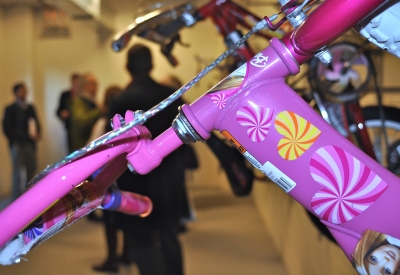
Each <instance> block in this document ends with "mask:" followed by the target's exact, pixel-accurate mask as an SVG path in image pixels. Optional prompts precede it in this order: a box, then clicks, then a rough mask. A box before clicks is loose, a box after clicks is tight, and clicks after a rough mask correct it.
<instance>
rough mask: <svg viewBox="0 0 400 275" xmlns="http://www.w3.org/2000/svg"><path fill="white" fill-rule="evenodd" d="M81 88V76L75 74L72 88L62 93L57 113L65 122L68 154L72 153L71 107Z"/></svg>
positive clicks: (72, 77) (72, 78) (72, 79)
mask: <svg viewBox="0 0 400 275" xmlns="http://www.w3.org/2000/svg"><path fill="white" fill-rule="evenodd" d="M79 87H80V75H79V74H77V73H74V74H72V76H71V88H70V89H69V90H66V91H63V92H62V93H61V95H60V99H59V102H58V107H57V112H56V114H57V116H58V118H59V119H60V120H61V121H62V122H63V124H64V127H65V130H66V131H67V142H68V153H71V152H72V149H71V137H70V133H71V132H70V128H71V126H70V124H71V123H70V118H71V105H72V99H73V98H75V96H76V95H77V94H78V91H79Z"/></svg>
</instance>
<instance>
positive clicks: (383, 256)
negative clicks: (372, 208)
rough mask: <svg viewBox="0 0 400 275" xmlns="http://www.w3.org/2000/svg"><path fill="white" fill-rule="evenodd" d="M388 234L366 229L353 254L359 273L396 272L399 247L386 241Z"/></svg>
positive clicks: (398, 261) (379, 273)
mask: <svg viewBox="0 0 400 275" xmlns="http://www.w3.org/2000/svg"><path fill="white" fill-rule="evenodd" d="M387 238H388V236H387V235H385V234H381V233H379V232H375V231H371V230H367V231H366V232H365V233H364V235H363V237H362V239H361V240H360V242H359V243H358V245H357V247H356V250H355V253H354V255H353V258H354V265H355V268H356V270H357V271H358V272H359V273H360V274H365V275H382V274H393V275H396V274H398V271H399V269H400V248H399V247H398V246H396V245H393V244H391V243H389V242H388V239H387Z"/></svg>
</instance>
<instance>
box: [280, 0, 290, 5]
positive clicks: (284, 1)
mask: <svg viewBox="0 0 400 275" xmlns="http://www.w3.org/2000/svg"><path fill="white" fill-rule="evenodd" d="M278 2H279V4H281V6H284V5H286V4H287V3H289V2H290V0H278Z"/></svg>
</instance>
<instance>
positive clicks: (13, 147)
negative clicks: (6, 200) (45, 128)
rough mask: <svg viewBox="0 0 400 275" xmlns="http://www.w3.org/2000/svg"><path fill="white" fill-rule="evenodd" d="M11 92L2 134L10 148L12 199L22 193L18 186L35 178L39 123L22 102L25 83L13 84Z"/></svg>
mask: <svg viewBox="0 0 400 275" xmlns="http://www.w3.org/2000/svg"><path fill="white" fill-rule="evenodd" d="M13 92H14V95H15V98H16V100H15V102H14V103H13V104H11V105H8V106H7V107H6V109H5V112H4V117H3V131H4V134H5V135H6V137H7V139H8V142H9V146H10V153H11V160H12V166H13V171H12V191H11V196H12V199H13V200H14V199H16V198H18V197H19V196H20V195H21V194H22V192H23V191H22V185H26V183H28V182H29V180H31V179H32V178H33V177H34V176H35V172H36V143H37V142H38V140H39V138H40V123H39V120H38V118H37V115H36V111H35V108H34V107H33V105H31V104H29V103H27V102H26V96H27V93H28V92H27V88H26V86H25V84H24V83H17V84H15V85H14V87H13ZM23 174H25V177H23ZM23 178H24V182H22V181H23Z"/></svg>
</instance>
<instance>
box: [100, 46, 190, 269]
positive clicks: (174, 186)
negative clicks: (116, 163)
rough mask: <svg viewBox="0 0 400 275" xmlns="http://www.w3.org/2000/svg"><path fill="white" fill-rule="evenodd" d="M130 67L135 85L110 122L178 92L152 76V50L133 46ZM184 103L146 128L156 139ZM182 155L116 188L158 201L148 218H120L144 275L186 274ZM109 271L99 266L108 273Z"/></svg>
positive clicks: (113, 108)
mask: <svg viewBox="0 0 400 275" xmlns="http://www.w3.org/2000/svg"><path fill="white" fill-rule="evenodd" d="M126 68H127V70H128V72H129V73H130V75H131V78H132V81H131V83H130V84H129V85H128V87H127V88H126V89H125V91H123V92H122V93H121V94H120V95H119V96H118V97H117V98H116V99H115V100H114V102H113V104H112V105H111V108H110V117H112V116H113V115H115V114H117V113H118V114H121V115H124V114H125V112H126V111H127V110H132V111H136V110H145V111H147V110H149V109H150V108H151V107H153V106H155V105H156V104H158V103H159V102H160V101H162V100H163V99H165V98H167V97H168V96H169V95H170V94H172V93H173V92H174V90H173V89H171V88H168V87H166V86H163V85H160V84H158V83H157V82H155V81H154V80H153V79H152V78H151V77H150V71H151V69H152V68H153V64H152V57H151V52H150V50H149V49H148V48H147V47H145V46H143V45H134V46H133V47H132V48H130V50H129V51H128V57H127V64H126ZM182 104H183V101H182V100H180V99H178V100H177V101H175V102H173V103H172V104H171V105H170V106H168V107H167V108H166V109H165V110H163V111H161V113H160V114H158V115H157V116H156V118H150V119H149V120H148V121H147V122H146V123H145V124H144V125H145V126H146V127H147V128H148V129H149V131H150V133H151V134H152V136H153V138H155V137H157V136H158V135H159V134H161V133H162V132H163V131H165V130H167V129H168V128H169V127H170V126H171V123H172V121H173V119H174V118H175V116H176V115H177V113H178V107H179V106H180V105H182ZM182 159H183V152H182V150H180V149H178V150H176V151H174V152H173V153H171V154H170V155H169V156H167V157H166V158H165V159H164V160H163V162H162V163H161V164H160V166H158V167H157V168H156V169H154V170H153V171H152V172H150V173H149V174H147V175H143V176H141V175H134V174H132V173H131V172H129V171H127V172H125V173H124V174H123V175H122V176H121V177H120V178H119V179H118V180H117V183H118V185H119V187H120V188H121V190H127V191H131V192H135V193H138V194H142V195H145V196H148V197H149V198H150V199H151V200H152V202H153V211H152V213H151V214H150V215H149V216H148V217H146V218H141V217H136V216H128V215H125V214H120V213H117V215H120V219H122V221H120V223H121V226H122V227H123V231H124V237H126V238H129V240H130V244H131V246H132V250H131V251H132V257H133V260H134V261H135V262H136V264H137V266H138V268H139V270H140V274H142V275H182V274H183V263H182V251H181V247H180V243H179V240H178V236H177V234H178V231H177V229H178V226H179V219H180V201H179V200H180V196H179V192H177V190H179V189H180V188H181V185H182V182H183V181H184V170H185V165H184V161H182ZM104 267H106V266H101V267H95V270H98V271H105V268H104Z"/></svg>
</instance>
